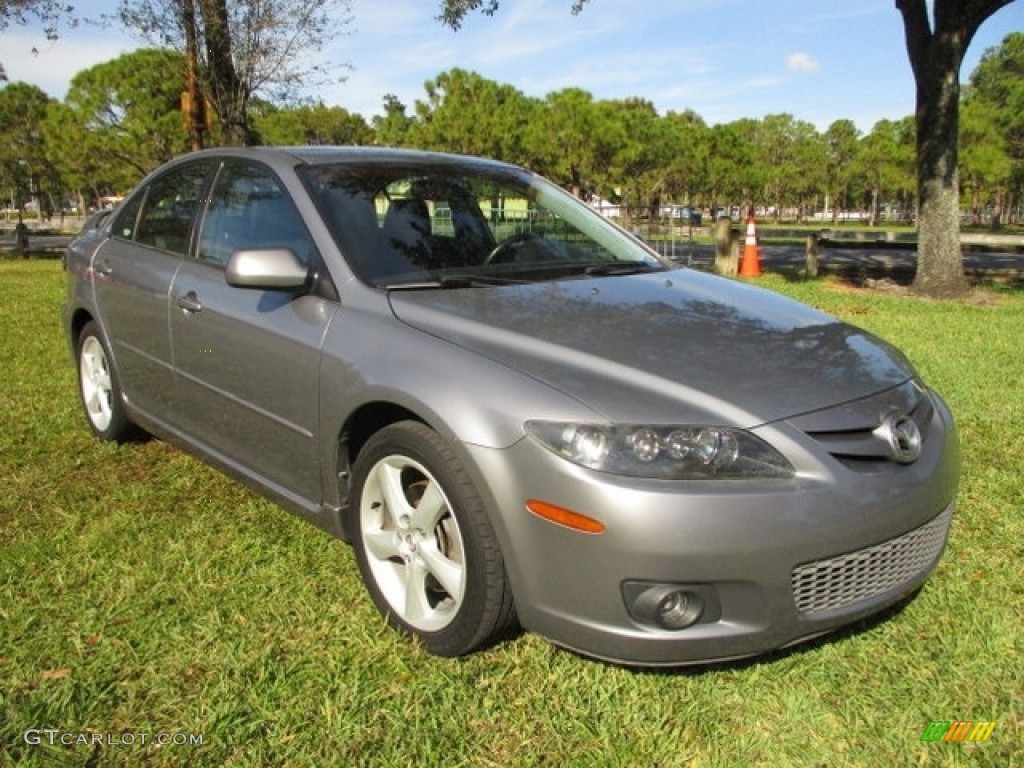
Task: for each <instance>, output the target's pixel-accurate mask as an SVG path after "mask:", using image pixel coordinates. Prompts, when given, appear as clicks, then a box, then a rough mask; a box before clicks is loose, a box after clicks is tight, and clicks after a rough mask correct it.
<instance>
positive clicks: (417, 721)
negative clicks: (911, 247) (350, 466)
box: [0, 261, 1024, 768]
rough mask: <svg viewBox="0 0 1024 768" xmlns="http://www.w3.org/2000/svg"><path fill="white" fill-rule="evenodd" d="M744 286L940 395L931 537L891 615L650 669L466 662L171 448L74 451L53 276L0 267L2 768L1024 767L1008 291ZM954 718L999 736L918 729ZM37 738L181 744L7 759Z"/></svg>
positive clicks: (552, 660) (40, 265)
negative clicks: (880, 345) (40, 733)
mask: <svg viewBox="0 0 1024 768" xmlns="http://www.w3.org/2000/svg"><path fill="white" fill-rule="evenodd" d="M761 282H762V283H763V284H764V285H766V286H767V287H769V288H772V289H774V290H778V291H782V292H785V293H788V294H791V295H794V296H796V297H797V298H800V299H802V300H804V301H806V302H808V303H811V304H814V305H816V306H819V307H821V308H823V309H825V310H827V311H830V312H832V313H834V314H836V315H838V316H840V317H842V318H844V319H848V320H850V321H852V322H855V323H857V324H859V325H862V326H865V327H867V328H869V329H871V330H873V331H876V332H878V333H880V334H881V335H882V336H884V337H886V338H888V339H890V340H891V341H893V342H895V343H896V344H898V345H899V346H900V347H902V348H903V349H904V350H905V351H906V352H907V354H908V356H909V357H910V358H911V359H912V360H913V361H914V362H915V364H916V365H917V366H918V368H919V369H920V371H921V372H922V374H923V375H924V376H925V377H926V378H927V379H928V380H929V381H930V382H931V383H933V384H934V385H935V386H936V387H937V388H938V389H939V390H940V391H941V392H943V394H944V395H945V396H946V397H947V399H948V400H949V402H950V404H951V405H952V407H953V410H954V412H955V413H956V414H957V417H958V420H959V425H960V429H961V436H962V442H963V446H964V459H965V467H964V477H963V482H962V486H961V492H960V498H959V512H958V516H957V517H956V518H955V521H954V525H953V531H952V537H951V541H950V545H949V549H948V551H947V554H946V556H945V558H944V559H943V561H942V563H941V564H940V566H939V568H938V569H937V571H936V572H935V574H934V575H933V577H932V578H931V580H930V581H929V582H928V584H927V585H926V586H925V588H924V589H923V591H922V592H921V593H920V594H919V595H918V596H917V598H916V599H915V600H914V601H912V602H911V603H910V604H909V605H908V606H907V607H906V608H905V609H904V610H903V611H902V612H899V613H897V614H895V615H893V616H891V617H889V618H888V619H887V620H886V621H882V622H875V623H872V624H869V625H866V626H864V627H861V628H860V629H859V631H857V632H853V633H847V634H844V635H842V636H840V637H838V638H835V639H833V640H831V641H828V642H818V643H815V644H813V645H811V646H809V647H805V648H803V649H800V650H797V651H794V652H789V653H782V654H777V655H775V656H773V657H770V658H766V659H760V660H755V661H752V662H747V663H742V664H734V665H724V666H716V667H712V668H707V669H700V668H698V669H689V670H683V671H676V672H667V673H652V672H639V671H631V670H628V669H623V668H621V667H616V666H609V665H606V664H602V663H598V662H594V661H589V660H586V659H583V658H580V657H578V656H575V655H573V654H570V653H567V652H565V651H562V650H559V649H557V648H555V647H553V646H551V645H549V644H548V643H546V642H544V641H543V640H541V639H539V638H537V637H535V636H532V635H529V634H524V635H521V636H519V637H517V638H514V639H512V640H510V641H508V642H505V643H504V644H502V645H499V646H498V647H496V648H492V649H490V650H488V651H485V652H483V653H480V654H477V655H475V656H472V657H470V658H466V659H462V660H443V659H437V658H433V657H430V656H428V655H427V654H425V653H424V652H423V651H422V650H421V649H419V648H418V647H416V646H415V645H413V644H410V643H408V642H406V641H404V640H402V639H401V638H399V637H397V636H396V635H395V634H394V633H392V632H391V631H390V630H388V629H387V628H386V627H385V625H384V623H383V621H382V619H381V618H380V617H379V616H378V615H377V614H376V613H375V611H374V610H373V608H372V606H371V604H370V601H369V599H368V597H366V596H365V594H364V592H363V589H362V587H361V585H360V581H359V577H358V573H357V570H356V567H355V564H354V561H353V558H352V555H351V553H350V551H349V550H348V548H347V547H346V546H345V545H343V544H341V543H338V542H335V541H333V540H331V539H330V538H329V537H327V536H326V535H324V534H322V533H320V532H319V531H317V530H316V529H314V528H313V527H311V526H309V525H308V524H306V523H304V522H302V521H300V520H299V519H298V518H295V517H293V516H291V515H289V514H288V513H286V512H284V511H282V510H281V509H279V508H277V507H275V506H274V505H273V504H271V503H269V502H267V501H264V500H262V499H261V498H258V497H257V496H255V495H254V494H252V493H250V492H249V491H247V490H245V489H243V488H242V487H240V486H239V485H237V484H235V483H234V482H232V481H230V480H228V479H227V478H225V477H223V476H222V475H220V474H218V473H217V472H215V471H213V470H210V469H208V468H206V467H204V466H203V465H201V464H199V463H198V462H197V461H194V460H192V459H191V458H189V457H187V456H186V455H184V454H183V453H181V452H180V451H178V450H176V449H174V448H171V447H170V446H168V445H166V444H163V443H161V442H158V441H150V442H146V443H140V444H133V445H126V446H122V447H116V446H111V445H104V444H100V443H98V442H97V441H95V440H93V439H92V437H91V436H90V434H89V432H88V430H87V429H86V426H85V423H84V420H83V417H82V416H81V414H80V413H79V405H78V401H77V396H76V389H75V379H74V371H73V367H72V365H71V362H70V357H69V354H68V352H67V350H66V347H65V341H64V338H63V336H62V332H61V329H60V326H59V319H58V318H59V305H60V301H61V298H62V293H63V278H62V274H61V271H60V265H59V263H55V262H39V261H26V262H19V261H11V262H3V263H0V327H2V328H3V341H2V342H0V350H2V358H0V359H2V360H3V371H4V375H3V390H2V391H3V395H2V398H3V399H2V401H0V402H2V404H3V407H2V409H0V766H8V765H12V766H13V765H18V766H30V767H35V766H89V767H90V768H94V767H95V766H239V767H240V768H242V767H244V768H250V767H251V766H278V765H288V766H336V765H337V766H341V765H356V766H360V765H366V766H432V765H445V766H467V767H468V766H474V767H475V766H558V767H559V768H560V767H561V766H586V767H587V768H590V767H591V766H663V767H664V766H807V767H808V768H811V767H814V768H826V767H827V768H837V767H839V766H873V767H874V766H961V765H963V766H967V765H972V766H973V765H981V766H1003V767H1005V766H1020V765H1024V758H1022V754H1024V705H1022V701H1024V671H1022V670H1024V667H1022V664H1021V659H1022V657H1024V653H1022V652H1024V647H1022V644H1024V640H1022V637H1024V635H1022V632H1021V626H1022V622H1021V618H1020V617H1021V616H1024V583H1022V578H1021V576H1020V572H1021V562H1022V561H1024V523H1022V519H1021V506H1022V500H1024V479H1022V472H1021V467H1022V466H1024V439H1022V438H1021V432H1022V428H1024V406H1022V401H1024V360H1022V341H1024V295H1022V294H1020V293H1018V292H1014V291H1012V290H1008V289H1002V290H1001V291H999V292H992V293H988V294H986V296H987V297H988V301H986V302H984V303H974V302H963V303H939V302H929V301H923V300H919V299H908V298H900V297H893V296H879V295H873V294H868V293H865V292H858V291H852V290H848V289H844V288H843V287H842V286H840V285H839V284H837V283H830V282H786V281H785V280H783V279H781V278H778V277H774V276H769V277H766V278H764V279H763V280H762V281H761ZM952 719H971V720H995V721H997V723H998V725H997V726H996V729H995V731H994V732H993V734H992V736H991V738H990V740H989V741H988V742H986V743H983V744H978V745H970V744H952V743H922V742H921V741H920V737H921V734H922V732H923V730H924V728H925V726H926V725H927V724H928V722H929V720H952ZM46 728H51V729H59V730H60V731H61V732H64V733H74V734H78V733H98V734H106V733H111V734H115V735H116V734H122V733H128V734H143V733H145V734H150V735H151V736H150V738H151V739H152V738H155V734H158V733H161V732H181V733H186V734H199V733H201V734H202V744H201V745H191V746H174V745H168V746H154V745H152V744H151V743H149V744H146V745H141V744H139V743H138V741H139V740H140V737H138V736H136V739H135V740H136V743H135V744H134V745H126V744H121V745H116V744H112V745H93V746H90V745H78V746H70V747H68V746H60V745H59V744H58V745H54V746H50V745H49V744H47V743H45V740H44V743H43V744H40V745H30V744H26V743H25V739H24V733H25V731H26V730H27V729H46ZM44 736H45V735H44Z"/></svg>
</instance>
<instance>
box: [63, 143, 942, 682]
mask: <svg viewBox="0 0 1024 768" xmlns="http://www.w3.org/2000/svg"><path fill="white" fill-rule="evenodd" d="M66 272H67V278H68V293H67V301H66V304H65V306H64V313H63V318H64V324H65V328H66V332H67V335H68V338H69V341H70V345H71V348H72V349H73V352H74V356H75V360H76V366H77V370H78V376H79V384H80V387H79V389H80V395H81V402H82V406H83V408H84V412H85V417H86V421H87V423H88V425H89V427H90V428H91V429H92V431H93V432H94V433H95V434H96V436H97V437H98V438H100V439H103V440H115V441H122V440H125V439H127V438H129V437H131V436H132V435H133V434H136V433H139V432H143V433H148V434H151V435H155V436H158V437H160V438H162V439H165V440H168V441H171V442H173V443H175V444H177V445H179V446H181V447H183V448H184V449H185V450H187V451H189V452H191V453H193V454H195V455H197V456H199V457H201V458H202V459H203V460H204V461H206V462H208V463H210V464H212V465H214V466H216V467H218V468H219V469H221V470H223V471H225V472H226V473H228V474H230V475H232V476H233V477H235V478H238V479H239V480H241V481H243V482H245V483H247V484H248V485H250V486H252V487H254V488H256V489H258V490H259V491H260V492H261V493H263V494H264V495H266V496H268V497H269V498H271V499H273V500H275V501H276V502H278V503H279V504H281V505H282V506H284V507H286V508H288V509H290V510H292V511H294V512H296V513H297V514H299V515H301V516H302V517H304V518H306V519H307V520H309V521H312V522H313V523H315V524H316V525H318V526H320V527H321V528H323V529H325V530H326V531H328V532H330V533H331V534H333V535H334V536H337V537H339V538H341V539H343V540H345V541H347V542H349V543H350V544H351V545H352V546H353V548H354V552H355V556H356V561H357V562H358V566H359V570H360V573H361V575H362V579H363V580H364V582H365V585H366V588H367V591H368V592H369V596H370V597H371V599H372V600H373V602H374V603H375V604H376V606H377V608H379V610H380V611H381V613H383V614H384V615H385V616H386V617H387V620H388V621H389V622H390V624H391V625H393V626H394V627H395V628H396V629H398V630H400V631H402V632H405V633H407V634H409V635H411V636H413V637H414V638H417V639H418V640H419V641H420V642H422V644H423V645H424V646H425V647H426V648H427V649H429V650H430V651H432V652H433V653H436V654H440V655H444V656H456V655H461V654H466V653H469V652H472V651H474V650H477V649H480V648H482V647H485V646H487V645H489V644H493V643H495V642H498V641H500V640H501V639H502V638H503V637H506V636H507V635H508V632H509V631H510V630H512V629H514V628H516V627H522V628H524V629H525V630H527V631H530V632H534V633H537V634H539V635H541V636H543V637H546V638H549V639H550V640H551V641H552V642H554V643H556V644H559V645H561V646H565V647H568V648H570V649H573V650H575V651H578V652H580V653H582V654H585V655H590V656H593V657H598V658H602V659H608V660H613V661H616V662H624V663H628V664H636V665H669V664H683V663H692V662H704V661H711V660H723V659H731V658H737V657H743V656H749V655H754V654H759V653H763V652H766V651H768V650H770V649H775V648H780V647H785V646H788V645H791V644H794V643H797V642H799V641H802V640H806V639H808V638H811V637H815V636H818V635H821V634H823V633H826V632H829V631H831V630H835V629H837V628H839V627H842V626H845V625H848V624H850V623H851V622H854V621H857V620H860V619H862V618H864V617H866V616H869V615H872V614H876V613H878V612H880V611H882V610H883V609H884V608H886V607H889V606H891V605H893V604H894V603H897V602H899V601H902V600H903V599H904V598H906V597H907V596H909V595H911V594H912V593H913V592H914V591H915V590H917V589H918V588H919V587H920V586H921V585H922V584H923V582H924V581H925V579H926V578H927V577H928V575H929V573H930V572H931V571H932V570H933V568H934V567H935V565H936V563H937V562H938V560H939V558H940V557H941V555H942V552H943V549H944V548H945V544H946V539H947V532H948V530H949V527H950V521H951V517H952V515H953V511H954V496H955V492H956V486H957V479H958V474H959V449H958V443H957V438H956V433H955V428H954V422H953V418H952V417H951V415H950V411H949V410H948V408H947V407H946V405H945V404H944V403H943V401H942V399H941V398H940V397H939V396H938V395H937V394H936V393H935V392H933V391H932V390H931V389H929V388H928V386H927V385H926V384H925V382H923V381H922V380H921V378H920V377H919V375H918V374H917V373H916V372H915V370H914V368H913V367H912V366H911V364H910V363H909V362H908V361H907V359H906V358H905V357H904V356H903V355H902V354H900V352H899V351H897V350H896V349H894V348H893V347H892V346H890V345H889V344H887V343H886V342H885V341H883V340H881V339H879V338H877V337H875V336H873V335H871V334H869V333H866V332H865V331H863V330H860V329H858V328H856V327H853V326H851V325H848V324H846V323H844V322H840V321H838V320H836V319H835V318H832V317H830V316H828V315H825V314H823V313H821V312H819V311H816V310H814V309H811V308H809V307H806V306H803V305H801V304H799V303H796V302H794V301H791V300H789V299H786V298H783V297H781V296H779V295H776V294H774V293H770V292H768V291H765V290H761V289H759V288H757V287H754V286H752V285H750V284H749V283H745V282H741V281H736V280H729V279H725V278H721V277H716V276H713V275H709V274H706V273H703V272H700V271H695V270H693V269H683V268H678V267H677V266H674V265H673V264H671V263H669V262H666V261H663V260H662V259H661V258H659V256H658V255H657V254H656V253H655V252H654V251H653V250H652V249H651V248H649V247H648V246H647V245H645V244H644V243H643V242H641V241H640V240H638V239H636V238H634V237H633V236H631V235H630V234H629V233H627V232H625V231H624V230H622V229H620V228H619V227H617V226H616V225H615V224H613V223H611V222H609V221H608V220H606V219H604V218H602V217H601V216H600V215H598V214H597V213H595V212H594V211H592V210H591V209H589V208H588V207H587V206H586V205H585V204H583V203H581V202H580V201H579V200H577V199H576V198H574V197H573V196H571V195H569V194H567V193H566V192H564V191H563V190H561V189H560V188H558V187H557V186H556V185H554V184H552V183H549V182H547V181H544V180H543V179H541V178H539V177H538V176H536V175H534V174H532V173H530V172H528V171H526V170H524V169H521V168H518V167H515V166H511V165H507V164H504V163H499V162H494V161H488V160H483V159H477V158H468V157H460V156H453V155H443V154H431V153H423V152H415V151H398V150H387V149H377V148H373V149H369V148H363V149H359V148H248V149H219V150H207V151H203V152H199V153H193V154H189V155H186V156H183V157H181V158H178V159H176V160H174V161H172V162H170V163H168V164H167V165H165V166H164V167H162V168H160V169H158V170H157V171H155V172H154V173H152V174H151V175H149V176H148V177H147V178H145V179H144V180H143V181H142V182H141V184H140V185H139V186H138V187H137V188H136V189H135V190H134V191H133V192H132V193H131V194H130V195H129V196H128V197H127V198H126V199H125V200H124V202H123V203H121V205H120V206H119V207H118V209H117V210H116V211H115V212H114V213H113V214H112V215H111V216H110V217H109V218H108V219H107V221H106V222H104V224H103V225H102V226H101V227H99V228H98V229H94V230H91V231H88V232H85V233H83V234H82V235H81V236H80V237H79V238H78V239H77V240H76V241H75V242H73V243H72V245H71V246H70V248H69V250H68V253H67V255H66Z"/></svg>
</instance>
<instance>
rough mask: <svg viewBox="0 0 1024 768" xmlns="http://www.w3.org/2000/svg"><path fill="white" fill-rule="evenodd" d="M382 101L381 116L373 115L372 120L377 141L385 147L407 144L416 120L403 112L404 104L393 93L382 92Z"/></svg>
mask: <svg viewBox="0 0 1024 768" xmlns="http://www.w3.org/2000/svg"><path fill="white" fill-rule="evenodd" d="M383 102H384V114H383V116H381V115H375V116H374V117H373V120H372V123H373V132H374V135H375V136H376V137H377V143H378V144H383V145H384V146H387V147H404V146H408V145H409V143H410V138H411V137H410V134H411V133H412V130H413V127H414V126H415V124H416V121H415V120H413V118H411V117H410V116H409V115H407V114H406V113H405V104H403V103H402V102H401V100H399V98H398V97H397V96H396V95H395V94H393V93H387V94H384V99H383Z"/></svg>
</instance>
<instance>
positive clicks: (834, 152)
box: [825, 120, 860, 224]
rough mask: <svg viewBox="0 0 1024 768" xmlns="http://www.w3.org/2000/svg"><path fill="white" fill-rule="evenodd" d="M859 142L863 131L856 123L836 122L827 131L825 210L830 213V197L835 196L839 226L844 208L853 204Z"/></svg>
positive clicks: (834, 207)
mask: <svg viewBox="0 0 1024 768" xmlns="http://www.w3.org/2000/svg"><path fill="white" fill-rule="evenodd" d="M859 142H860V131H858V130H857V126H856V125H854V122H853V121H852V120H836V121H834V122H833V123H832V124H831V125H830V126H829V127H828V129H827V130H826V131H825V152H826V156H827V160H826V162H827V173H826V174H825V190H826V195H827V197H826V200H825V210H826V213H827V212H828V207H829V201H828V197H831V199H832V223H833V224H835V223H836V220H837V218H838V215H839V210H840V208H848V207H849V205H850V199H849V192H850V187H851V185H852V184H853V169H854V167H855V164H856V160H857V151H858V148H859Z"/></svg>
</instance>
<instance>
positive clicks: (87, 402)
mask: <svg viewBox="0 0 1024 768" xmlns="http://www.w3.org/2000/svg"><path fill="white" fill-rule="evenodd" d="M75 357H76V359H77V361H78V393H79V395H80V396H81V399H82V408H83V410H84V411H85V419H86V421H87V422H88V423H89V428H90V429H91V430H92V432H93V434H94V435H96V437H98V438H99V439H100V440H108V441H113V442H118V443H121V442H125V441H126V440H129V439H131V438H133V437H135V436H136V435H137V434H138V429H137V428H136V427H135V425H134V424H133V423H132V422H131V420H130V419H129V418H128V414H127V412H126V411H125V407H124V393H123V392H122V390H121V382H120V381H119V380H118V377H117V371H116V370H115V369H114V366H113V365H112V363H111V360H112V358H111V356H110V348H109V347H108V346H107V342H106V339H104V338H103V334H102V333H101V332H100V329H99V326H98V325H96V323H95V322H93V321H89V322H88V323H86V324H85V326H84V327H83V328H82V332H81V333H79V334H78V344H77V346H76V351H75Z"/></svg>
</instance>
